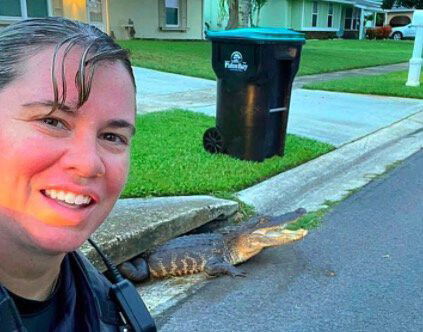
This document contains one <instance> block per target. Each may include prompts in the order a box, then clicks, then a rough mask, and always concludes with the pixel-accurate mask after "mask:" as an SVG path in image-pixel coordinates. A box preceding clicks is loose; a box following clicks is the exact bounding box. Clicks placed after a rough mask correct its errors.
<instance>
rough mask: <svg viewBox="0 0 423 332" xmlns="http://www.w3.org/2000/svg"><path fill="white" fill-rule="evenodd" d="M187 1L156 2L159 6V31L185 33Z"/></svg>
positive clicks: (186, 27)
mask: <svg viewBox="0 0 423 332" xmlns="http://www.w3.org/2000/svg"><path fill="white" fill-rule="evenodd" d="M187 1H188V0H158V4H159V30H160V31H164V32H168V31H179V32H186V31H187V30H188V29H189V28H188V20H187V13H188V11H187Z"/></svg>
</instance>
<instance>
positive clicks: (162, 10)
mask: <svg viewBox="0 0 423 332" xmlns="http://www.w3.org/2000/svg"><path fill="white" fill-rule="evenodd" d="M158 3H159V28H160V29H162V30H163V29H165V28H166V7H165V0H159V1H158Z"/></svg>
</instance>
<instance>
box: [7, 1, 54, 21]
mask: <svg viewBox="0 0 423 332" xmlns="http://www.w3.org/2000/svg"><path fill="white" fill-rule="evenodd" d="M0 16H8V17H22V18H26V17H45V16H48V6H47V0H2V1H0Z"/></svg>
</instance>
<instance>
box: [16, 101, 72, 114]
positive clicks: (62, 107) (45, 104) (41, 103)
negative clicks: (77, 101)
mask: <svg viewBox="0 0 423 332" xmlns="http://www.w3.org/2000/svg"><path fill="white" fill-rule="evenodd" d="M54 105H55V103H54V101H52V100H43V101H34V102H30V103H25V104H23V105H22V106H23V107H35V106H42V107H48V108H53V106H54ZM58 109H59V110H61V111H64V112H73V111H74V110H75V108H74V107H71V106H68V105H65V104H64V105H60V104H59V105H58Z"/></svg>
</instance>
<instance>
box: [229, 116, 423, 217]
mask: <svg viewBox="0 0 423 332" xmlns="http://www.w3.org/2000/svg"><path fill="white" fill-rule="evenodd" d="M422 148H423V111H420V112H418V113H416V114H414V115H411V116H409V117H407V118H405V119H403V120H400V121H398V122H396V123H394V124H392V125H390V126H388V127H385V128H383V129H380V130H378V131H376V132H374V133H372V134H370V135H367V136H365V137H363V138H360V139H358V140H356V141H353V142H351V143H348V144H345V145H343V146H341V147H339V148H338V149H336V150H335V151H333V152H330V153H328V154H325V155H323V156H321V157H319V158H317V159H314V160H312V161H310V162H308V163H305V164H303V165H301V166H298V167H296V168H294V169H292V170H289V171H287V172H284V173H281V174H279V175H277V176H275V177H273V178H270V179H268V180H266V181H264V182H261V183H259V184H257V185H255V186H253V187H251V188H248V189H245V190H243V191H241V192H239V193H238V195H237V196H238V198H239V199H240V200H241V201H243V202H245V203H247V204H250V205H252V206H254V207H255V209H256V211H257V212H258V213H266V214H275V215H277V214H282V213H285V212H288V211H291V210H293V209H295V208H297V207H304V208H306V209H307V210H309V211H314V210H317V209H320V208H322V207H325V206H326V205H325V202H326V201H328V200H330V201H338V200H340V199H342V198H343V197H345V195H347V194H348V193H349V192H351V190H354V189H357V188H360V187H362V186H364V185H365V184H367V183H368V182H370V181H371V180H372V179H373V178H374V177H375V176H377V175H380V174H382V173H384V172H385V171H386V167H388V166H390V165H392V164H394V163H395V162H398V161H401V160H404V159H406V158H407V157H409V156H411V155H412V154H414V153H415V152H417V151H419V150H420V149H422ZM276 207H277V208H276Z"/></svg>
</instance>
